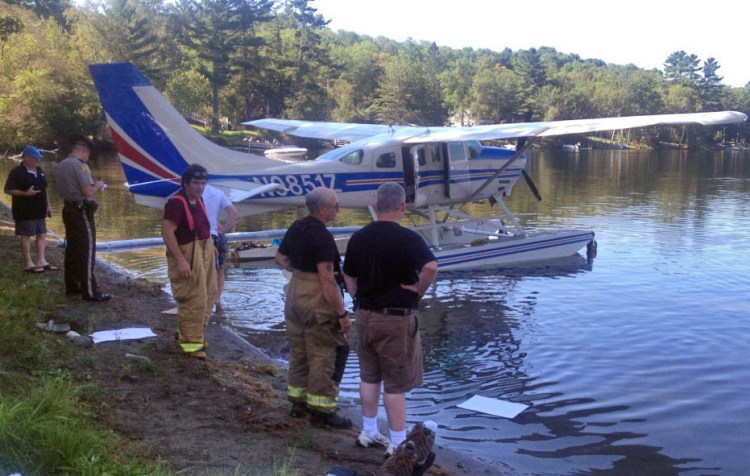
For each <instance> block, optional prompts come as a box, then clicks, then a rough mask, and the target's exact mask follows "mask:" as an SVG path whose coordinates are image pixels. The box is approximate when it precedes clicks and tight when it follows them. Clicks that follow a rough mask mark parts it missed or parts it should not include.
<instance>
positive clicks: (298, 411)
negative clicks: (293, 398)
mask: <svg viewBox="0 0 750 476" xmlns="http://www.w3.org/2000/svg"><path fill="white" fill-rule="evenodd" d="M306 415H307V404H305V403H304V402H292V412H291V416H293V417H294V418H304V417H305V416H306Z"/></svg>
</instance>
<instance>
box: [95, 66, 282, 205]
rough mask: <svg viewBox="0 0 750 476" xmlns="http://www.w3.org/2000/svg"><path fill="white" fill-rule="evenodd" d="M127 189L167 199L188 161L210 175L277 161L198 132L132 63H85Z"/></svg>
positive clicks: (224, 175) (225, 174)
mask: <svg viewBox="0 0 750 476" xmlns="http://www.w3.org/2000/svg"><path fill="white" fill-rule="evenodd" d="M89 71H90V72H91V76H92V77H93V79H94V85H95V86H96V89H97V91H98V92H99V97H100V99H101V102H102V106H103V107H104V112H105V114H106V117H107V122H108V124H109V127H110V130H111V131H112V137H113V140H114V142H115V146H116V147H117V151H118V153H119V156H120V162H121V164H122V168H123V170H124V171H125V176H126V178H127V181H128V185H129V188H130V191H131V192H133V193H134V194H136V196H137V195H145V196H154V197H161V198H165V197H168V196H170V195H171V194H173V193H174V192H175V191H176V190H177V189H178V188H179V187H180V176H181V175H182V171H183V170H185V168H187V166H188V165H189V164H193V163H197V164H201V165H203V166H204V167H206V169H207V170H208V172H209V178H211V176H215V177H218V176H221V177H222V178H233V177H236V176H237V171H238V170H247V169H248V166H249V165H251V164H252V166H253V167H254V168H263V167H269V166H272V165H278V162H276V161H273V160H270V159H266V158H264V157H259V156H255V155H252V154H246V153H242V152H237V151H233V150H231V149H227V148H224V147H221V146H219V145H217V144H214V143H213V142H211V141H209V140H208V139H206V138H205V137H203V136H201V135H200V134H199V133H198V132H197V131H196V130H195V129H193V128H192V127H191V126H190V124H188V122H187V120H185V118H184V117H183V116H182V115H181V114H180V113H179V112H178V111H177V110H176V109H175V108H174V107H172V105H171V104H170V103H169V102H168V101H167V99H166V98H165V97H164V96H162V95H161V93H159V92H158V91H157V90H156V88H154V87H153V86H152V85H151V83H150V82H149V81H148V79H146V77H144V76H143V75H142V74H141V72H140V71H138V69H137V68H136V67H135V65H133V64H132V63H107V64H92V65H89Z"/></svg>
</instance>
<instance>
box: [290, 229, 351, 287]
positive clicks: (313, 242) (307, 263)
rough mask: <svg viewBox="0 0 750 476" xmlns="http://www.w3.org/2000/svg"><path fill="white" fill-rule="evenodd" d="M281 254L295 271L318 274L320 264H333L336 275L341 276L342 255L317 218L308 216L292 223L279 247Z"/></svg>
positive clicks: (330, 235)
mask: <svg viewBox="0 0 750 476" xmlns="http://www.w3.org/2000/svg"><path fill="white" fill-rule="evenodd" d="M279 253H281V254H283V255H286V256H287V257H288V258H289V260H290V261H291V263H292V267H293V268H294V269H297V270H300V271H305V272H307V273H317V272H318V263H324V262H332V263H333V268H334V274H337V275H340V269H341V255H339V250H338V248H336V242H335V241H334V239H333V235H332V234H331V232H330V231H328V228H326V225H325V223H323V222H322V221H320V220H318V219H317V218H315V217H312V216H309V215H308V216H306V217H304V218H300V219H299V220H297V221H295V222H294V223H292V226H290V227H289V229H288V230H287V231H286V233H285V234H284V239H283V240H282V241H281V245H279ZM337 279H338V278H337Z"/></svg>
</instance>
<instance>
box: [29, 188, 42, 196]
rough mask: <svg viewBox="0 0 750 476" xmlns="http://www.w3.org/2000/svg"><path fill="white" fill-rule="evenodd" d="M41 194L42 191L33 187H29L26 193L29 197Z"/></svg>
mask: <svg viewBox="0 0 750 476" xmlns="http://www.w3.org/2000/svg"><path fill="white" fill-rule="evenodd" d="M39 192H41V190H39V189H38V188H36V187H35V186H33V185H32V186H31V187H29V189H28V190H26V193H27V194H28V195H27V196H28V197H33V196H34V195H36V194H38V193H39Z"/></svg>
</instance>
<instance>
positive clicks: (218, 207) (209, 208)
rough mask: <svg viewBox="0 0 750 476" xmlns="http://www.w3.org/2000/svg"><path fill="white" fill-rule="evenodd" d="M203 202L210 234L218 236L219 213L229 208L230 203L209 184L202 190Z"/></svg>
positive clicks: (219, 191)
mask: <svg viewBox="0 0 750 476" xmlns="http://www.w3.org/2000/svg"><path fill="white" fill-rule="evenodd" d="M203 202H204V203H205V204H206V213H207V214H208V221H209V223H210V224H211V234H212V235H218V234H219V213H221V211H222V210H224V209H225V208H226V207H228V206H230V205H231V204H232V202H231V201H230V200H229V199H228V198H227V196H226V195H225V194H224V192H222V191H221V190H219V189H218V188H216V187H212V186H211V185H209V184H206V188H205V189H204V190H203Z"/></svg>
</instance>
